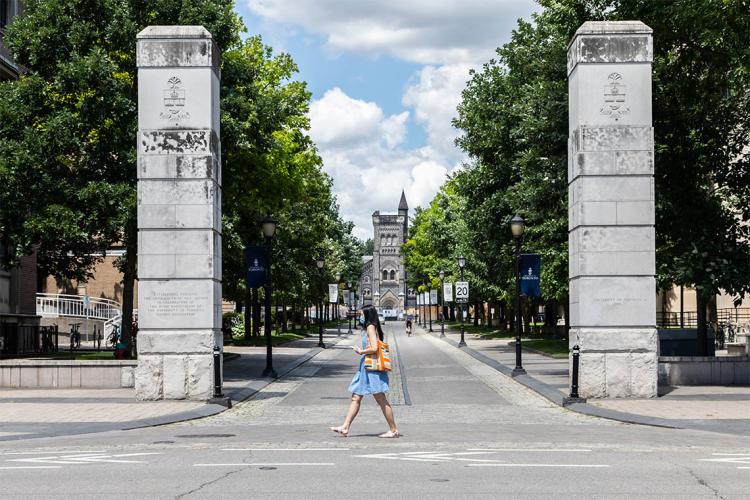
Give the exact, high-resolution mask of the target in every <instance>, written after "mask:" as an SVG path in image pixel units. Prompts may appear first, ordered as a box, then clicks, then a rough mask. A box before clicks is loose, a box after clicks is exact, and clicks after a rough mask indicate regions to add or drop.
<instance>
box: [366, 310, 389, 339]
mask: <svg viewBox="0 0 750 500" xmlns="http://www.w3.org/2000/svg"><path fill="white" fill-rule="evenodd" d="M362 314H363V315H364V316H365V330H367V327H368V326H370V325H375V329H376V330H377V331H378V338H379V339H380V340H381V341H382V340H383V337H384V335H383V328H382V327H381V326H380V318H378V310H377V309H376V308H375V306H365V307H363V308H362Z"/></svg>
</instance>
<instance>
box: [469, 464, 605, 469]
mask: <svg viewBox="0 0 750 500" xmlns="http://www.w3.org/2000/svg"><path fill="white" fill-rule="evenodd" d="M467 467H584V468H603V467H609V465H603V464H468V465H467Z"/></svg>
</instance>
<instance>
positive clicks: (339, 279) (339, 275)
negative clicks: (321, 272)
mask: <svg viewBox="0 0 750 500" xmlns="http://www.w3.org/2000/svg"><path fill="white" fill-rule="evenodd" d="M336 281H337V282H338V281H341V273H336Z"/></svg>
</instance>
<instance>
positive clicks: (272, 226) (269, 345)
mask: <svg viewBox="0 0 750 500" xmlns="http://www.w3.org/2000/svg"><path fill="white" fill-rule="evenodd" d="M276 224H277V222H276V220H275V219H274V218H273V217H272V216H271V214H269V215H267V216H266V217H265V218H264V219H263V220H262V221H260V228H261V230H262V231H263V236H265V238H266V286H265V294H266V297H265V304H264V305H265V310H266V313H265V314H266V321H265V323H264V325H263V333H264V334H265V336H266V368H265V369H264V370H263V376H264V377H272V378H276V377H278V375H277V374H276V370H274V369H273V341H272V340H271V293H272V291H273V287H272V283H271V257H272V255H273V237H274V235H275V234H276Z"/></svg>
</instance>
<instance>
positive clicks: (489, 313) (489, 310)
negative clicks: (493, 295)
mask: <svg viewBox="0 0 750 500" xmlns="http://www.w3.org/2000/svg"><path fill="white" fill-rule="evenodd" d="M493 307H494V302H487V326H488V327H490V328H492V308H493Z"/></svg>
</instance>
